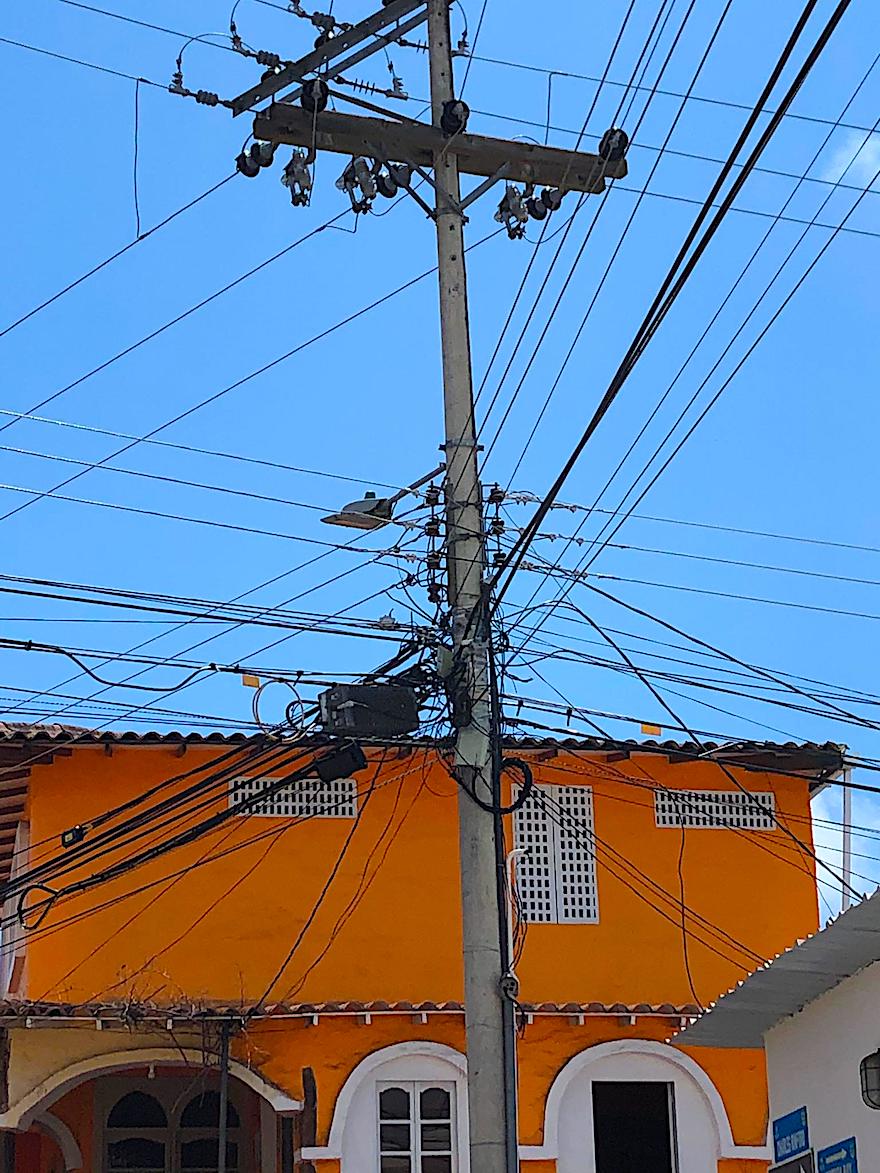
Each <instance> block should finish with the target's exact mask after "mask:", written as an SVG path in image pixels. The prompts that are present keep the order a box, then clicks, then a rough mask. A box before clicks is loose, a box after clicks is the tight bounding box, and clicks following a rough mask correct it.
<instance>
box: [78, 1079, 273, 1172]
mask: <svg viewBox="0 0 880 1173" xmlns="http://www.w3.org/2000/svg"><path fill="white" fill-rule="evenodd" d="M201 1082H202V1080H201V1079H200V1078H198V1077H197V1078H196V1080H195V1081H193V1080H191V1079H190V1080H187V1081H186V1082H185V1083H184V1082H182V1081H181V1080H180V1079H177V1078H168V1077H166V1078H161V1077H160V1078H155V1079H149V1080H143V1079H130V1078H127V1079H126V1078H112V1077H111V1078H110V1079H108V1080H107V1081H106V1083H104V1084H103V1087H104V1091H103V1095H102V1102H103V1107H104V1113H105V1115H104V1117H103V1118H104V1130H103V1138H102V1140H101V1142H100V1147H99V1150H98V1151H99V1152H102V1158H101V1159H102V1161H103V1163H102V1164H101V1165H100V1173H117V1171H119V1173H123V1171H124V1173H216V1170H217V1165H218V1155H219V1137H218V1131H219V1126H220V1094H219V1092H218V1091H217V1090H216V1089H215V1088H205V1087H204V1086H202V1087H201V1089H199V1090H196V1089H198V1088H199V1083H201ZM246 1154H247V1145H246V1143H245V1135H244V1129H243V1128H242V1123H241V1114H240V1108H239V1107H238V1106H237V1105H236V1104H235V1103H233V1102H232V1100H231V1099H230V1100H228V1101H227V1107H226V1169H227V1173H248V1171H249V1170H250V1168H251V1164H250V1161H249V1160H248V1158H247V1155H246Z"/></svg>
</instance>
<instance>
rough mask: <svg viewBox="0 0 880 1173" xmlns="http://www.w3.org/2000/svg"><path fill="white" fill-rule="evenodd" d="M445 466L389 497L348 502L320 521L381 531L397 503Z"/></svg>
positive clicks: (390, 518) (366, 498) (366, 497)
mask: <svg viewBox="0 0 880 1173" xmlns="http://www.w3.org/2000/svg"><path fill="white" fill-rule="evenodd" d="M445 468H446V466H445V465H443V464H441V465H438V467H437V468H435V469H432V470H431V472H429V473H428V474H427V476H423V477H419V479H418V480H417V481H414V482H413V483H412V484H411V485H408V486H407V487H406V488H405V489H401V490H400V491H399V492H398V493H395V494H394V495H393V496H391V497H377V496H376V494H375V493H373V492H370V493H365V494H364V496H363V497H362V498H361V500H360V501H349V503H348V504H347V505H343V507H342V508H341V509H340V510H339V512H338V513H328V514H327V516H326V517H322V518H321V521H324V522H326V523H327V525H344V526H346V527H348V528H349V529H381V527H382V526H383V525H387V524H388V522H389V521H392V520H393V517H392V515H393V513H394V506H395V505H396V504H397V502H398V501H400V500H402V499H403V498H404V497H407V496H408V495H409V494H410V493H414V492H415V491H416V489H420V488H421V487H422V485H426V484H427V483H428V481H433V480H434V478H435V477H438V476H439V475H440V474H441V473H442V472H444V471H445Z"/></svg>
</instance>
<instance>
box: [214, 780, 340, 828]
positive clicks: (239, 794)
mask: <svg viewBox="0 0 880 1173" xmlns="http://www.w3.org/2000/svg"><path fill="white" fill-rule="evenodd" d="M280 781H281V779H280V778H249V777H247V776H246V775H245V776H242V777H240V778H233V779H232V780H231V782H230V783H229V808H230V810H236V809H237V808H239V807H240V806H241V804H242V802H243V801H245V800H247V799H252V798H254V797H255V794H254V789H256V790H257V791H264V790H266V789H267V788H268V787H269V786H271V785H272V784H273V783H275V782H280ZM310 792H311V793H310ZM357 800H358V795H357V781H356V780H355V779H354V778H337V779H335V780H333V781H332V782H322V781H321V779H320V778H318V777H314V778H298V779H297V780H296V781H292V782H289V783H288V784H287V785H286V786H282V787H280V788H279V789H278V790H277V791H276V793H274V794H273V795H271V796H270V797H269V798H268V799H263V800H260V799H257V801H255V802H254V803H252V805H250V806H248V807H246V808H245V809H244V810H241V811H240V812H239V813H240V815H241V817H242V818H257V819H305V818H318V819H353V818H355V817H356V815H357V806H358V801H357Z"/></svg>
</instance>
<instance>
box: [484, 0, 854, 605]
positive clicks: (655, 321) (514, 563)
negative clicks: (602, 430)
mask: <svg viewBox="0 0 880 1173" xmlns="http://www.w3.org/2000/svg"><path fill="white" fill-rule="evenodd" d="M816 2H817V0H808V3H807V4H806V6H805V8H804V11H803V13H802V14H801V17H800V18H799V20H798V22H797V24H796V25H795V28H794V30H793V32H792V34H791V36H790V37H789V40H788V43H787V44H786V46H785V49H784V50H783V52H782V54H781V56H780V58H779V60H778V61H777V63H776V65H775V66H774V68H773V70H772V72H771V75H770V78H769V79H768V81H767V84H766V85H765V87H764V91H763V93H762V95H761V97H760V98H759V100H758V104H757V106H756V107H755V109H754V110H753V111H752V113H751V115H750V116H749V118H748V119H747V120H746V123H745V125H744V127H743V129H742V131H741V133H740V135H739V137H738V139H737V142H736V143H735V144H734V147H733V149H732V151H731V153H730V156H729V158H728V163H727V164H726V165H725V167H723V168H722V170H721V172H720V174H719V176H718V178H717V179H716V181H715V183H714V184H713V188H712V191H711V192H710V193H709V195H708V197H707V199H706V202H705V203H704V205H703V208H702V209H701V211H700V214H699V215H698V216H697V218H696V220H695V221H694V223H693V225H692V226H691V229H690V231H689V232H688V235H687V237H686V239H685V241H684V243H683V245H682V247H681V249H680V250H679V252H678V255H677V257H676V259H675V260H674V261H673V263H672V266H671V267H670V269H669V271H668V273H667V275H666V277H665V278H664V280H663V282H662V283H661V286H660V289H659V290H658V292H657V294H656V295H655V297H654V300H653V302H652V303H651V306H650V308H649V309H648V311H647V313H646V314H645V317H644V318H643V320H642V323H641V325H640V326H639V328H638V329H637V331H636V333H635V336H634V337H633V340H632V342H631V343H630V345H629V348H628V349H627V352H626V354H625V355H624V357H623V359H622V361H621V363H620V365H619V367H618V368H617V371H616V372H615V374H614V376H613V377H612V379H611V381H610V383H609V385H608V388H607V390H606V392H605V394H604V396H603V397H602V400H601V402H600V403H599V406H598V407H597V408H596V411H595V412H594V414H593V417H592V419H591V420H590V422H589V423H588V424H587V427H586V428H585V430H584V432H583V434H582V436H581V438H580V440H579V441H578V443H577V444H576V445H575V447H574V450H573V451H572V453H571V455H570V456H569V458H568V460H567V461H566V463H565V465H564V466H563V468H562V471H561V472H560V473H559V475H558V477H557V478H556V480H555V481H554V483H553V485H552V486H551V488H550V490H549V492H548V493H547V496H546V498H545V500H544V502H542V504H541V505H540V506H539V507H538V509H537V510H536V511H535V514H534V516H533V517H532V520H531V521H530V523H529V525H528V527H527V529H528V531H529V532H528V533H527V534H523V535H522V536H521V537H520V539H519V540H518V542H517V543H516V545H515V547H514V549H513V551H511V553H510V554H509V555H508V557H507V558H506V559H505V561H504V562H503V563H502V565H501V566H500V567H499V568H498V569H497V570H496V571H495V573H494V575H493V577H492V585H494V586H495V587H496V588H497V590H496V595H495V601H494V604H493V607H494V608H497V606H498V605H499V603H500V602H501V600H502V599H503V597H504V595H505V594H506V592H507V590H508V588H509V586H510V583H511V581H512V579H513V576H514V574H515V573H516V569H517V567H518V565H519V563H520V562H521V561H522V559H523V558H524V556H525V552H526V550H527V548H528V546H529V544H530V542H531V538H532V536H533V535H534V534H535V533H536V532H537V531H538V529H539V528H540V525H541V523H542V522H543V520H544V517H545V516H546V514H547V512H548V511H549V508H550V504H551V503H552V502H553V501H554V500H555V499H556V497H557V496H558V495H559V492H560V490H561V488H562V487H563V485H564V484H565V482H566V480H567V479H568V477H569V475H570V473H571V470H572V469H573V468H574V466H575V464H576V463H577V461H578V459H579V457H580V455H581V453H582V452H583V450H584V448H585V447H586V445H587V444H588V443H589V441H590V439H591V437H592V436H593V434H594V433H595V431H596V429H597V427H598V426H599V424H600V423H601V421H602V419H603V418H604V416H605V415H606V413H607V411H608V409H609V408H610V407H611V404H612V403H613V402H614V400H615V399H616V397H617V395H618V394H619V393H620V391H621V390H622V388H623V386H624V383H625V382H626V379H627V378H628V376H629V374H630V373H631V372H632V370H633V368H634V367H635V364H636V363H637V362H638V359H639V358H640V357H641V355H642V354H643V353H644V351H645V349H646V347H647V346H648V344H649V343H650V341H651V339H652V338H653V336H654V334H655V333H656V331H657V330H658V329H659V327H660V325H661V323H662V322H663V320H664V318H665V317H666V315H667V314H668V312H669V310H670V308H671V307H672V305H673V303H674V302H675V300H676V298H677V297H678V296H679V294H680V292H681V290H682V289H683V288H684V285H685V284H686V282H687V281H688V279H689V277H690V275H691V274H692V273H693V271H694V269H695V267H696V265H697V264H698V262H699V261H700V259H701V257H702V256H703V254H704V253H705V250H706V248H707V247H708V245H709V243H710V241H711V240H712V238H713V237H714V235H715V234H716V232H717V230H718V228H719V227H720V225H721V222H722V220H723V218H724V216H725V215H726V213H727V210H728V209H729V207H730V206H731V204H732V203H733V201H734V199H735V198H736V196H737V195H738V193H739V191H740V190H741V188H742V186H743V185H744V183H745V181H746V179H747V178H748V175H749V173H750V171H751V169H752V168H753V167H754V166H755V164H756V163H757V161H758V159H759V158H760V156H761V154H762V153H763V151H764V149H765V147H766V146H767V144H768V143H769V142H770V140H771V138H772V137H773V135H774V133H775V132H776V130H777V129H778V127H779V124H780V122H781V120H782V115H783V113H784V111H785V110H787V109H788V107H789V106H790V105H791V103H792V102H793V101H794V98H795V97H796V95H797V93H798V92H799V90H800V89H801V87H802V86H803V84H804V81H805V80H806V78H807V77H808V76H809V74H810V73H811V71H812V69H813V67H814V66H815V63H816V61H817V60H818V59H819V57H820V55H821V53H822V51H823V49H824V47H825V45H826V44H827V42H828V40H829V39H830V37H831V35H832V33H833V32H834V30H835V28H836V27H837V25H838V24H839V23H840V21H841V19H842V18H843V15H844V14H845V12H846V11H847V9H848V8H849V5H850V3H851V0H839V3H838V5H837V7H836V9H835V11H834V13H833V14H832V16H831V17H830V19H829V20H828V22H827V23H826V25H825V26H824V28H823V30H822V32H821V34H820V35H819V37H818V39H817V40H816V42H815V44H814V45H813V47H812V48H811V50H810V52H809V53H808V55H807V58H806V60H805V61H804V63H803V65H802V66H801V68H800V69H799V70H798V72H797V75H796V76H795V78H794V81H793V82H792V83H791V85H790V86H789V88H788V90H787V91H786V94H785V97H784V98H783V101H782V105H781V107H780V109H779V111H778V112H777V113H776V114H775V115H773V117H772V118H771V119H770V122H769V123H768V124H767V126H766V127H765V129H764V131H763V132H762V134H761V136H760V137H759V139H758V142H757V143H756V145H755V147H754V148H753V150H752V152H751V153H750V155H749V157H748V159H747V161H746V163H745V165H744V166H743V168H742V170H741V171H740V173H739V175H738V176H737V177H736V178H735V179H734V181H733V183H732V184H731V186H730V188H729V190H728V192H727V194H726V195H725V196H724V198H723V200H722V202H721V206H720V207H719V209H718V211H717V212H716V213H715V215H714V217H712V219H711V221H710V223H709V224H708V226H707V227H706V230H705V232H704V233H703V235H702V237H700V238H699V239H698V237H699V233H700V229H701V227H702V225H703V222H704V221H705V220H706V219H707V218H708V217H709V214H710V211H711V205H712V203H713V202H714V200H715V198H716V196H717V195H718V194H719V192H720V190H721V188H722V186H723V184H724V182H725V181H726V179H727V178H728V175H729V174H730V172H731V171H732V168H733V162H734V161H735V160H736V158H737V157H738V156H739V154H740V152H741V150H742V149H743V148H744V146H745V144H746V142H747V140H748V138H749V136H750V134H751V132H752V129H753V128H754V126H755V125H756V123H757V122H758V120H759V118H760V112H761V108H762V107H763V106H764V105H765V104H766V101H767V97H768V96H769V94H770V93H772V91H773V89H774V88H775V86H776V84H777V82H778V80H779V78H780V77H781V75H782V73H783V71H784V69H785V66H786V64H787V63H788V60H789V58H790V57H791V55H792V53H793V52H794V49H795V47H796V45H797V42H798V41H799V39H800V37H801V34H802V33H803V31H804V28H805V26H806V24H807V22H808V20H809V17H810V16H811V15H812V12H813V10H814V8H815V7H816ZM692 246H693V250H692V251H690V255H688V254H689V250H691V247H692ZM686 258H687V259H686ZM505 572H506V573H507V577H506V579H505V581H504V583H503V584H502V585H500V586H499V580H500V579H501V576H502V575H503V574H504V573H505Z"/></svg>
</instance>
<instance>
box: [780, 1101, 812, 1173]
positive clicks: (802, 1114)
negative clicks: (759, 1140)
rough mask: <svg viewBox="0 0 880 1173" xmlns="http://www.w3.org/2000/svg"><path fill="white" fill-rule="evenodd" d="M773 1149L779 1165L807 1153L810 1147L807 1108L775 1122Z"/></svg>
mask: <svg viewBox="0 0 880 1173" xmlns="http://www.w3.org/2000/svg"><path fill="white" fill-rule="evenodd" d="M773 1147H774V1149H775V1152H776V1162H777V1164H778V1163H779V1162H780V1161H784V1160H786V1159H787V1158H788V1157H796V1156H797V1155H798V1153H805V1152H806V1151H807V1149H808V1148H809V1147H810V1130H809V1127H808V1125H807V1109H806V1108H798V1109H797V1111H795V1112H789V1113H788V1115H787V1116H780V1117H779V1119H778V1120H774V1121H773Z"/></svg>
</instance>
